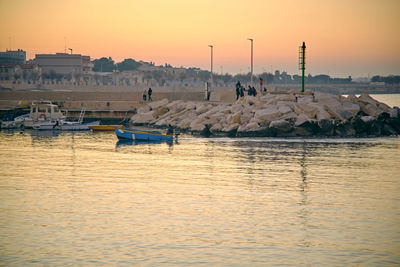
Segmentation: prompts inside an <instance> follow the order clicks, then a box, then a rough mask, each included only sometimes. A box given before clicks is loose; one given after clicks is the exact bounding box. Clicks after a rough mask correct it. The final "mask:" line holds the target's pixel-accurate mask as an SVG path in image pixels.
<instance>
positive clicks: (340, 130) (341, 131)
mask: <svg viewBox="0 0 400 267" xmlns="http://www.w3.org/2000/svg"><path fill="white" fill-rule="evenodd" d="M335 134H336V135H338V136H341V137H352V136H355V135H356V130H355V129H354V126H353V124H352V123H351V122H348V121H342V122H339V123H338V124H337V125H336V128H335Z"/></svg>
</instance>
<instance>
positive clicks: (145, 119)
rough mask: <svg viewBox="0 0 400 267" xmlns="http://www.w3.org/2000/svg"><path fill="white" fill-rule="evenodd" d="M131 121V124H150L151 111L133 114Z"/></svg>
mask: <svg viewBox="0 0 400 267" xmlns="http://www.w3.org/2000/svg"><path fill="white" fill-rule="evenodd" d="M131 120H132V122H133V123H150V122H151V121H152V120H154V117H153V111H149V112H146V113H138V114H135V115H133V116H132V118H131Z"/></svg>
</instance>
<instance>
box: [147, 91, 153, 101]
mask: <svg viewBox="0 0 400 267" xmlns="http://www.w3.org/2000/svg"><path fill="white" fill-rule="evenodd" d="M152 93H153V90H151V88H149V91H148V92H147V94H148V95H149V102H151V100H152V99H151V94H152Z"/></svg>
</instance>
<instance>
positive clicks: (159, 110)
mask: <svg viewBox="0 0 400 267" xmlns="http://www.w3.org/2000/svg"><path fill="white" fill-rule="evenodd" d="M168 111H169V109H168V108H167V107H166V106H161V107H158V108H157V109H156V110H153V117H154V118H158V117H160V116H162V115H164V114H165V113H167V112H168Z"/></svg>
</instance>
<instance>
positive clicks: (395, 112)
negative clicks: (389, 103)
mask: <svg viewBox="0 0 400 267" xmlns="http://www.w3.org/2000/svg"><path fill="white" fill-rule="evenodd" d="M389 114H390V117H391V118H398V117H399V109H398V108H396V107H394V108H391V109H390V110H389Z"/></svg>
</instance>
